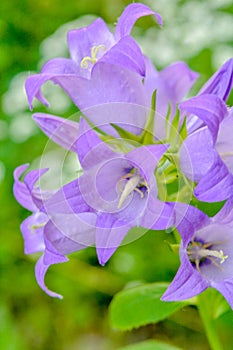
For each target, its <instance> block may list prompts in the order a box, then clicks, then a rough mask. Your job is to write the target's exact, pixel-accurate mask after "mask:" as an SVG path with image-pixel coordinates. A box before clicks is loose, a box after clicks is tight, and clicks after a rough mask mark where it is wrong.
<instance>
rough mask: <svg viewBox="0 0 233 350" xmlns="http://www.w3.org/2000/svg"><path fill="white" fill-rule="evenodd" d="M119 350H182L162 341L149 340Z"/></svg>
mask: <svg viewBox="0 0 233 350" xmlns="http://www.w3.org/2000/svg"><path fill="white" fill-rule="evenodd" d="M117 350H181V349H180V348H177V347H176V346H173V345H169V344H166V343H163V342H160V341H156V340H148V341H144V342H142V343H137V344H133V345H129V346H125V347H123V348H119V349H117Z"/></svg>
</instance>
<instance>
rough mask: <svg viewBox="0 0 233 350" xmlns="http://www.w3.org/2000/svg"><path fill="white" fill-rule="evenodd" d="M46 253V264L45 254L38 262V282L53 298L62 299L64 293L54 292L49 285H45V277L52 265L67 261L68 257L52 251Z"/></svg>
mask: <svg viewBox="0 0 233 350" xmlns="http://www.w3.org/2000/svg"><path fill="white" fill-rule="evenodd" d="M45 254H46V260H47V262H46V264H45V263H44V258H45V256H43V255H42V256H41V257H40V259H39V260H38V261H37V263H36V267H35V274H36V280H37V283H38V284H39V286H40V288H41V289H42V290H43V291H44V292H45V293H47V294H48V295H49V296H51V297H53V298H59V299H62V298H63V297H62V295H60V294H57V293H55V292H52V291H51V290H50V289H48V287H47V286H46V285H45V282H44V278H45V275H46V272H47V270H48V269H49V267H50V266H51V265H53V264H59V263H63V262H67V261H68V259H67V258H66V257H65V256H62V255H60V254H57V253H54V252H52V251H51V252H50V251H46V253H45Z"/></svg>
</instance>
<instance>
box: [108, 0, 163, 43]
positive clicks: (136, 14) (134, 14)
mask: <svg viewBox="0 0 233 350" xmlns="http://www.w3.org/2000/svg"><path fill="white" fill-rule="evenodd" d="M149 15H153V16H154V17H155V19H156V21H157V22H158V24H159V25H160V26H161V25H162V18H161V16H160V15H159V14H158V13H156V12H154V11H152V10H151V9H150V8H149V7H148V6H146V5H143V4H139V3H133V4H130V5H128V6H127V7H126V8H125V10H124V12H123V13H122V15H121V16H120V18H119V20H118V23H117V26H116V31H115V38H116V40H120V39H121V38H122V37H124V36H126V35H129V34H130V32H131V30H132V28H133V26H134V24H135V22H136V21H137V20H138V19H139V18H141V17H144V16H149Z"/></svg>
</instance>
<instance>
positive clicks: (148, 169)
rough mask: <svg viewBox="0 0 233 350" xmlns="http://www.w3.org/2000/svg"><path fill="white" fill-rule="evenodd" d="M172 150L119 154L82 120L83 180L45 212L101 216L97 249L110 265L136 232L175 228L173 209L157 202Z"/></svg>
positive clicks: (144, 149)
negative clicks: (158, 173) (165, 158)
mask: <svg viewBox="0 0 233 350" xmlns="http://www.w3.org/2000/svg"><path fill="white" fill-rule="evenodd" d="M167 147H168V146H166V145H151V146H142V147H139V148H136V149H133V150H132V151H130V152H128V153H126V154H124V153H122V152H120V153H117V152H114V151H113V150H112V149H111V148H110V147H109V146H107V144H105V143H104V142H102V141H101V140H100V138H99V137H98V136H97V134H96V133H95V132H94V131H93V130H92V129H91V128H90V127H89V125H88V124H87V122H86V121H85V120H84V119H81V121H80V125H79V135H78V140H77V153H78V157H79V161H80V163H81V166H82V168H83V175H82V176H80V177H79V178H78V179H77V180H74V181H72V182H71V183H69V184H67V185H65V186H64V187H63V188H62V189H61V190H60V191H58V193H57V194H55V195H54V196H53V197H51V198H50V199H49V200H48V201H47V202H46V203H45V206H44V211H45V212H49V213H52V212H55V213H58V212H59V211H60V210H62V211H63V212H68V213H71V212H72V211H73V213H82V212H86V213H87V212H89V213H93V214H95V215H96V222H95V245H96V250H97V255H98V258H99V262H100V264H102V265H104V264H105V263H106V262H107V261H108V259H109V258H110V257H111V255H112V254H113V253H114V252H115V250H116V249H117V247H118V246H119V245H120V244H121V242H122V240H123V239H124V237H125V236H126V234H127V233H128V231H129V230H130V229H131V228H132V227H134V226H141V227H144V228H145V229H165V228H167V227H169V226H171V225H172V224H173V222H172V215H171V214H172V210H173V206H172V205H171V204H167V203H163V202H161V201H159V200H158V199H157V185H156V179H155V176H154V171H155V168H156V165H157V163H158V161H159V159H160V157H161V156H162V155H163V153H164V152H165V151H166V149H167ZM64 206H66V207H67V209H64ZM64 234H65V235H66V234H67V233H66V232H64ZM79 243H82V242H79Z"/></svg>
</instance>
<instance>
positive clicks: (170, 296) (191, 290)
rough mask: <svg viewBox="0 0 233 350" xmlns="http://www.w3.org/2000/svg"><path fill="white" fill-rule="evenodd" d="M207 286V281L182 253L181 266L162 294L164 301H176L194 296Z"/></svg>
mask: <svg viewBox="0 0 233 350" xmlns="http://www.w3.org/2000/svg"><path fill="white" fill-rule="evenodd" d="M208 287H209V283H208V282H207V281H205V280H204V279H203V277H202V276H201V274H200V273H199V272H198V271H196V270H195V269H194V268H193V267H192V265H191V264H190V262H189V260H188V257H187V255H186V254H185V253H184V255H183V257H182V262H181V266H180V268H179V270H178V272H177V274H176V276H175V278H174V279H173V281H172V283H171V284H170V286H169V287H168V289H167V290H166V292H165V293H164V294H163V296H162V300H164V301H178V300H185V299H189V298H192V297H194V296H195V295H197V294H199V293H201V292H202V291H204V290H205V289H206V288H208Z"/></svg>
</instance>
